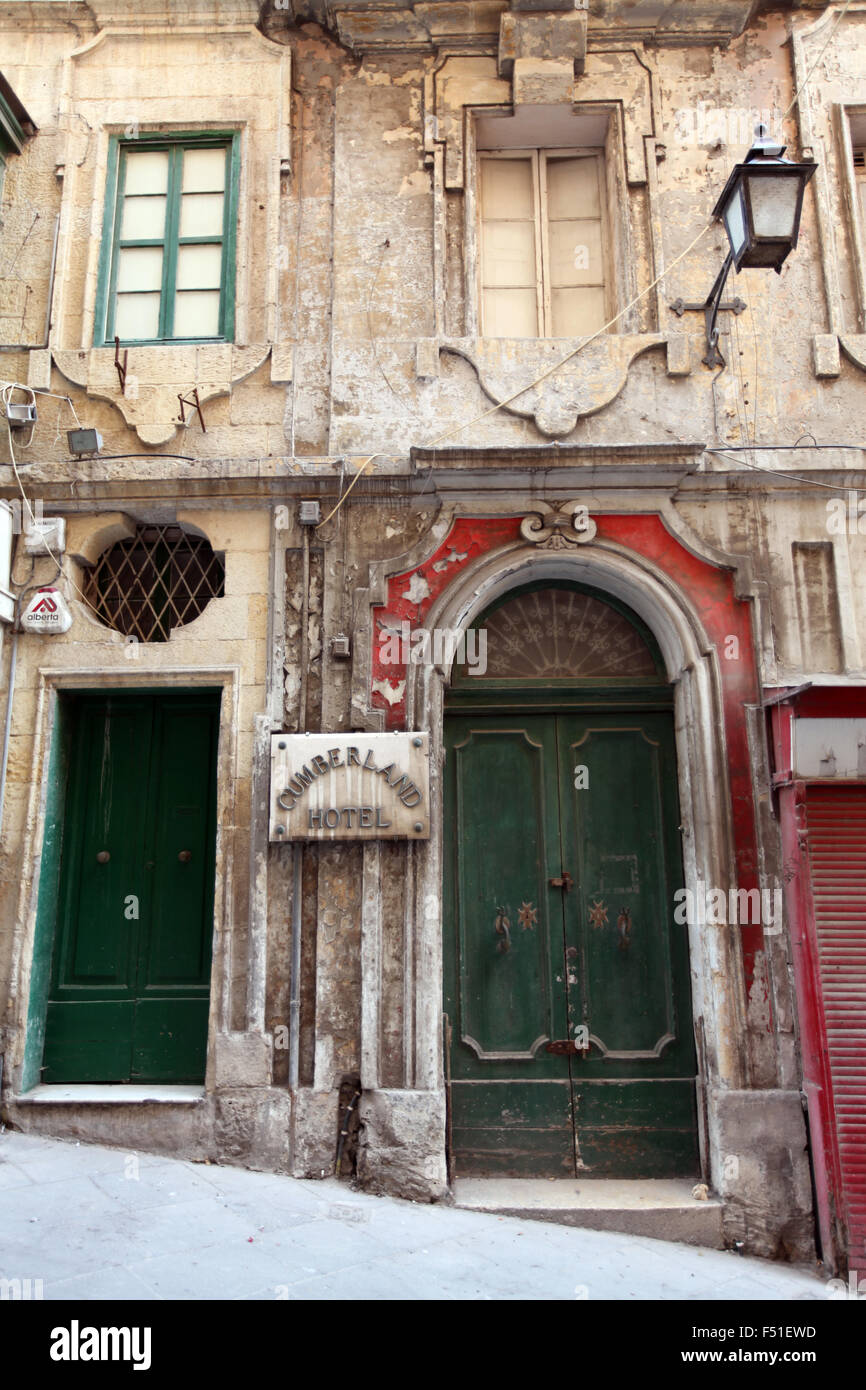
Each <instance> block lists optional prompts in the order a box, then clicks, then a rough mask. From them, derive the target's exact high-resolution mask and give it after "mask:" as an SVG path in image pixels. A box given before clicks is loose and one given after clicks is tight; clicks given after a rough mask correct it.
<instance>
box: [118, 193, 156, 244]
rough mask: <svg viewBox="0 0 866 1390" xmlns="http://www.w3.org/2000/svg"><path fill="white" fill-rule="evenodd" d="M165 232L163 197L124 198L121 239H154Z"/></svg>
mask: <svg viewBox="0 0 866 1390" xmlns="http://www.w3.org/2000/svg"><path fill="white" fill-rule="evenodd" d="M164 232H165V198H164V197H156V198H124V200H123V218H122V220H121V224H120V236H121V240H122V241H156V240H157V239H158V238H159V237H161V236H163V234H164Z"/></svg>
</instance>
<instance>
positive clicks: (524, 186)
mask: <svg viewBox="0 0 866 1390" xmlns="http://www.w3.org/2000/svg"><path fill="white" fill-rule="evenodd" d="M481 215H482V217H484V218H485V219H486V218H489V217H505V218H512V217H530V218H531V217H532V216H533V206H532V163H531V161H530V160H528V159H482V161H481Z"/></svg>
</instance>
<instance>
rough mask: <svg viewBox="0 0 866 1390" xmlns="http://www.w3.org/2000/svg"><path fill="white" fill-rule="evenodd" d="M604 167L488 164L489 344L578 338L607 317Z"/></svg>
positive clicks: (537, 157) (579, 157)
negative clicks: (496, 340) (505, 340)
mask: <svg viewBox="0 0 866 1390" xmlns="http://www.w3.org/2000/svg"><path fill="white" fill-rule="evenodd" d="M602 172H603V171H602V165H601V157H600V156H599V155H598V154H597V153H595V152H590V153H585V154H577V153H574V152H560V151H551V150H539V151H535V150H533V151H531V152H527V153H525V154H524V153H521V154H519V155H511V154H505V153H492V152H491V153H482V154H481V155H480V156H479V206H480V223H481V228H480V230H481V257H480V259H481V274H480V280H481V327H482V332H483V334H484V335H485V336H486V337H489V338H550V337H553V338H571V337H580V336H583V335H584V334H587V333H594V332H596V330H597V329H599V328H601V327H603V325H604V323H605V318H606V310H607V302H606V301H607V288H606V286H607V275H606V256H607V250H606V245H605V241H606V236H605V222H604V200H603V178H602Z"/></svg>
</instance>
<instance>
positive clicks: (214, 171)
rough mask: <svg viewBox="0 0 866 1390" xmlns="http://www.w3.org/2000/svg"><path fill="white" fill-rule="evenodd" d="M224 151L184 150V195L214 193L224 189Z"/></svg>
mask: <svg viewBox="0 0 866 1390" xmlns="http://www.w3.org/2000/svg"><path fill="white" fill-rule="evenodd" d="M225 181H226V152H225V150H185V151H184V156H183V185H182V186H183V191H184V193H216V192H219V191H221V190H222V189H223V188H225Z"/></svg>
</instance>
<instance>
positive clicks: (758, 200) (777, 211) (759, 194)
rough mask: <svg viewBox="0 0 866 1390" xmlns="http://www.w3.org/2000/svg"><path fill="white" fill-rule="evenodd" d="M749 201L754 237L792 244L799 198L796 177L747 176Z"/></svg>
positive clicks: (798, 181)
mask: <svg viewBox="0 0 866 1390" xmlns="http://www.w3.org/2000/svg"><path fill="white" fill-rule="evenodd" d="M747 177H748V180H749V198H750V201H751V204H752V225H753V227H754V229H755V236H759V237H773V238H778V239H780V240H781V239H784V240H787V241H793V239H794V232H795V230H796V221H797V203H798V201H799V197H800V180H799V178H779V177H774V176H773V175H767V174H765V175H763V176H762V175H760V174H750V175H747Z"/></svg>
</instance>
